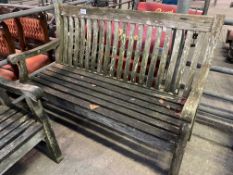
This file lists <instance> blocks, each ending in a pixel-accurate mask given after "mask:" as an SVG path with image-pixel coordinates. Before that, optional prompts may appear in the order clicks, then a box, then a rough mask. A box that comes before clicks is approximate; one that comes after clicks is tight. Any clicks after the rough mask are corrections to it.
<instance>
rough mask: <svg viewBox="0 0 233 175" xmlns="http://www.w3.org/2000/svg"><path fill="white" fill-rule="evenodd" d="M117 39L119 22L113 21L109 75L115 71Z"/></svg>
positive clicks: (112, 74)
mask: <svg viewBox="0 0 233 175" xmlns="http://www.w3.org/2000/svg"><path fill="white" fill-rule="evenodd" d="M118 40H119V23H118V22H114V41H113V46H112V56H111V57H112V59H111V65H110V76H114V73H115V64H116V55H117V50H118Z"/></svg>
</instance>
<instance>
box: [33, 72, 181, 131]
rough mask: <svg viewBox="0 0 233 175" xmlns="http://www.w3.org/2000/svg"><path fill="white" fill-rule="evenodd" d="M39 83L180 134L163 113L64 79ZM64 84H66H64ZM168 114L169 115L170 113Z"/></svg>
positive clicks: (48, 79) (46, 79) (45, 78)
mask: <svg viewBox="0 0 233 175" xmlns="http://www.w3.org/2000/svg"><path fill="white" fill-rule="evenodd" d="M42 79H43V80H42ZM37 81H39V82H41V83H42V84H46V81H47V82H48V81H50V82H51V83H52V84H53V85H49V87H51V88H56V89H59V90H60V91H64V87H66V88H67V87H70V88H71V89H72V90H75V91H74V92H75V94H74V95H76V96H79V97H80V98H83V99H84V100H87V101H90V102H91V103H96V104H98V105H101V106H105V107H108V108H111V109H112V110H114V111H116V112H120V113H124V114H126V115H129V116H131V117H133V118H136V119H138V120H141V121H144V122H146V123H150V124H152V125H155V126H158V127H161V128H164V129H166V130H168V131H172V132H174V133H176V134H178V133H179V127H176V126H177V125H176V126H175V125H173V124H171V123H170V124H168V122H166V119H167V120H168V121H169V117H167V116H166V115H164V114H163V113H158V112H154V111H151V110H147V109H145V110H144V109H143V108H141V107H138V106H137V105H134V104H132V103H129V102H126V101H123V100H120V99H117V98H114V97H111V96H107V95H105V94H102V93H99V92H96V91H93V90H90V89H88V88H84V87H80V86H77V85H74V84H72V82H67V81H64V79H62V80H58V79H55V78H51V77H48V76H41V77H40V79H39V80H38V79H37ZM62 82H64V83H63V84H62ZM56 84H58V86H56ZM62 85H64V87H62ZM125 108H126V109H125ZM143 110H144V111H143ZM167 113H169V111H168V112H167ZM169 114H170V115H172V114H173V115H174V112H173V113H172V112H170V113H169ZM178 126H179V125H178Z"/></svg>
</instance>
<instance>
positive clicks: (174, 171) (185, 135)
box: [168, 124, 191, 175]
mask: <svg viewBox="0 0 233 175" xmlns="http://www.w3.org/2000/svg"><path fill="white" fill-rule="evenodd" d="M190 131H191V128H190V127H189V125H188V124H184V125H183V127H182V129H181V135H180V138H179V141H178V143H177V146H176V149H175V153H174V155H173V158H172V163H171V167H170V171H169V173H168V174H169V175H178V174H179V170H180V166H181V162H182V158H183V155H184V151H185V147H186V145H187V142H188V139H189V136H190Z"/></svg>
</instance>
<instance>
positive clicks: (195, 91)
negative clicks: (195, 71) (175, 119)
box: [181, 64, 210, 122]
mask: <svg viewBox="0 0 233 175" xmlns="http://www.w3.org/2000/svg"><path fill="white" fill-rule="evenodd" d="M209 70H210V64H205V65H203V66H202V67H201V70H200V77H199V78H198V79H197V80H196V81H195V82H193V88H192V90H191V92H190V94H189V97H188V99H187V101H186V102H185V104H184V107H183V110H182V112H181V119H183V120H186V121H188V122H193V120H194V118H195V115H196V111H197V107H198V104H199V102H200V100H201V96H202V93H203V91H204V87H205V82H206V80H207V76H208V73H209Z"/></svg>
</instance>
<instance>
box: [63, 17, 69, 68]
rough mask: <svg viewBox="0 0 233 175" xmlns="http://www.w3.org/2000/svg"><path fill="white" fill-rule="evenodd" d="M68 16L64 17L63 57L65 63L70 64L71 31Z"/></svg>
mask: <svg viewBox="0 0 233 175" xmlns="http://www.w3.org/2000/svg"><path fill="white" fill-rule="evenodd" d="M67 18H68V17H64V18H63V20H64V33H63V34H64V44H63V45H64V49H63V52H62V53H63V56H62V57H63V58H62V62H63V64H68V44H69V36H68V35H67V34H68V33H69V31H68V19H67Z"/></svg>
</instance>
